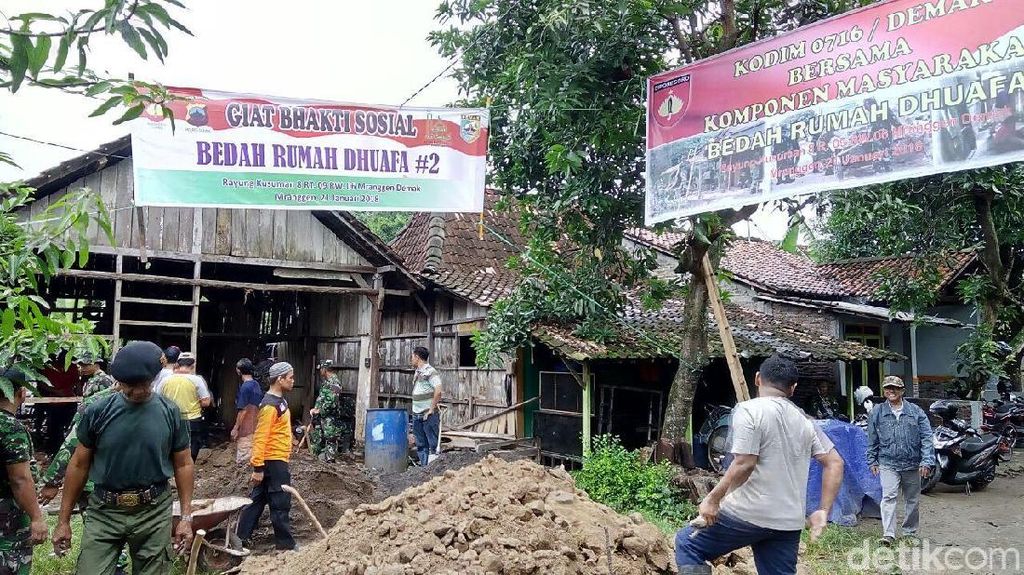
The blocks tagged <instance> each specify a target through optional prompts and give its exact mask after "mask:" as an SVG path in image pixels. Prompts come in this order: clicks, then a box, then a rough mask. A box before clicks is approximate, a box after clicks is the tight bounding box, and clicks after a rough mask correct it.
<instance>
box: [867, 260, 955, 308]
mask: <svg viewBox="0 0 1024 575" xmlns="http://www.w3.org/2000/svg"><path fill="white" fill-rule="evenodd" d="M939 264H940V258H938V257H931V258H927V257H922V258H915V260H914V265H915V268H916V270H917V273H915V274H912V275H907V274H905V273H901V272H897V271H896V270H891V269H882V270H879V271H877V272H875V273H874V275H873V278H872V279H874V280H876V281H878V282H879V286H878V293H877V294H876V297H877V298H879V299H881V300H883V301H885V302H887V303H888V304H889V313H890V314H894V313H896V312H901V311H903V312H909V313H919V312H923V311H924V310H926V309H928V308H930V307H932V306H934V305H935V304H936V303H937V302H938V297H939V286H940V285H941V282H942V274H941V272H940V269H939Z"/></svg>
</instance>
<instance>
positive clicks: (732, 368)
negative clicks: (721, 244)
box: [702, 254, 750, 402]
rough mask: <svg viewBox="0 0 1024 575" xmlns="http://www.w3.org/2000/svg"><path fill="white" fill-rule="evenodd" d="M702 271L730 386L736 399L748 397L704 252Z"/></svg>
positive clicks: (737, 356)
mask: <svg viewBox="0 0 1024 575" xmlns="http://www.w3.org/2000/svg"><path fill="white" fill-rule="evenodd" d="M702 268H703V271H704V282H705V284H706V285H707V288H708V305H710V306H711V311H712V313H714V314H715V322H716V323H717V324H718V336H719V338H721V340H722V350H723V351H724V352H725V362H726V363H727V364H729V375H730V377H731V378H732V387H733V390H735V391H736V401H737V402H740V401H746V400H748V399H750V392H748V391H747V382H746V380H745V379H744V378H743V366H742V365H741V364H740V355H739V353H737V352H736V342H735V341H734V340H733V338H732V329H731V328H730V327H729V318H727V317H726V316H725V305H723V304H722V294H721V293H720V292H719V291H718V282H717V281H715V274H714V271H713V270H712V269H711V259H710V258H708V255H707V254H704V261H703V262H702Z"/></svg>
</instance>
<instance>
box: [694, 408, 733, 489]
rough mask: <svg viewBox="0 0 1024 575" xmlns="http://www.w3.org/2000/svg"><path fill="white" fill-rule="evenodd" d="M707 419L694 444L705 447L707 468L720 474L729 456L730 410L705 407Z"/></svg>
mask: <svg viewBox="0 0 1024 575" xmlns="http://www.w3.org/2000/svg"><path fill="white" fill-rule="evenodd" d="M704 409H705V411H706V412H707V418H705V419H704V425H702V426H701V427H700V431H699V432H698V433H697V437H696V442H697V443H699V444H701V445H704V446H706V447H707V458H708V466H709V467H710V468H711V470H712V471H714V472H716V473H721V472H722V469H724V468H725V460H726V457H727V456H728V455H729V425H730V424H731V423H732V408H731V407H726V406H724V405H710V404H709V405H706V406H705V407H704Z"/></svg>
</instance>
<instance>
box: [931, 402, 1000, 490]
mask: <svg viewBox="0 0 1024 575" xmlns="http://www.w3.org/2000/svg"><path fill="white" fill-rule="evenodd" d="M958 409H959V406H958V405H957V404H955V403H953V402H950V401H947V400H941V401H936V402H935V403H933V404H932V405H931V407H929V408H928V411H929V412H931V413H932V414H933V415H936V416H938V417H939V418H940V419H941V420H942V424H941V425H939V426H937V427H936V428H935V429H934V431H933V432H932V437H933V439H932V441H933V445H934V446H935V468H934V469H933V470H932V473H931V474H930V475H929V476H928V477H927V478H926V479H925V481H924V482H923V483H922V484H921V492H922V493H927V492H929V491H931V490H932V489H934V488H935V486H936V485H938V484H939V483H940V482H941V483H945V484H947V485H963V486H964V489H965V490H966V492H967V494H968V495H970V493H971V491H972V490H973V491H981V490H982V489H984V488H985V487H987V486H988V484H989V483H992V481H993V480H995V478H996V465H997V464H998V463H999V462H1000V461H1005V460H1006V458H1008V457H1009V454H1010V453H1011V448H1010V446H1009V442H1008V438H1007V437H1005V436H1003V435H1001V434H984V435H982V434H979V433H978V432H977V431H975V430H974V429H973V428H971V427H970V426H969V425H968V424H967V422H965V421H964V420H962V419H958V418H957V411H958Z"/></svg>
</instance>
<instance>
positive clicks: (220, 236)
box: [213, 208, 234, 255]
mask: <svg viewBox="0 0 1024 575" xmlns="http://www.w3.org/2000/svg"><path fill="white" fill-rule="evenodd" d="M233 211H234V210H229V209H225V208H217V226H216V227H217V231H216V237H215V239H214V250H213V253H215V254H218V255H229V254H230V253H231V222H232V216H231V212H233Z"/></svg>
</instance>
